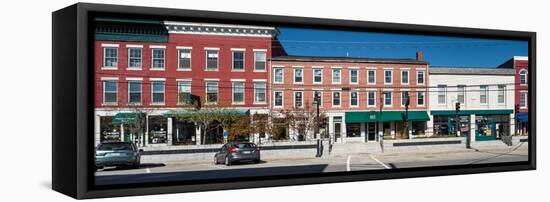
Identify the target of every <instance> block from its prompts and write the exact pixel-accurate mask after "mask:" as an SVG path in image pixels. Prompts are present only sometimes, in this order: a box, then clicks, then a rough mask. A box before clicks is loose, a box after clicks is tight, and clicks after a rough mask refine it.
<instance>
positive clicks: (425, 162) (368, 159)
mask: <svg viewBox="0 0 550 202" xmlns="http://www.w3.org/2000/svg"><path fill="white" fill-rule="evenodd" d="M527 159H528V155H527V146H521V145H520V146H517V147H512V148H510V149H505V150H502V149H501V150H496V151H494V150H493V151H490V150H485V151H483V150H478V151H475V150H469V151H459V152H439V153H438V152H414V153H394V154H368V153H363V154H349V155H340V156H324V157H323V158H305V159H273V160H268V161H262V162H261V163H259V164H252V163H243V164H239V165H233V166H225V165H215V164H214V163H213V162H207V161H202V162H201V161H198V162H179V163H178V162H171V163H167V164H145V165H142V167H141V168H140V169H116V168H106V169H104V170H101V171H98V172H96V184H97V185H108V184H125V183H144V182H151V181H155V182H167V181H181V180H201V179H221V178H234V177H254V176H266V175H293V174H307V173H320V172H345V171H357V170H379V169H396V168H409V167H425V166H442V165H468V164H483V163H496V162H516V161H527Z"/></svg>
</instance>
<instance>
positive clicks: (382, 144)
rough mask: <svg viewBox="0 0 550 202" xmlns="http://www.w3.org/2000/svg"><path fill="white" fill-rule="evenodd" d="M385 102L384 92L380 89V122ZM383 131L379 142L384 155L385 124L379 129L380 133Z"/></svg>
mask: <svg viewBox="0 0 550 202" xmlns="http://www.w3.org/2000/svg"><path fill="white" fill-rule="evenodd" d="M383 101H384V92H383V91H382V89H380V102H379V105H380V114H379V120H380V122H382V105H383V104H384V103H383ZM380 130H382V133H380V135H379V137H378V138H379V139H378V142H380V150H381V151H382V153H384V123H382V128H379V129H378V131H380Z"/></svg>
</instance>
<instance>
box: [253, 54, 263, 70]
mask: <svg viewBox="0 0 550 202" xmlns="http://www.w3.org/2000/svg"><path fill="white" fill-rule="evenodd" d="M265 61H266V52H265V51H256V52H254V70H255V71H265Z"/></svg>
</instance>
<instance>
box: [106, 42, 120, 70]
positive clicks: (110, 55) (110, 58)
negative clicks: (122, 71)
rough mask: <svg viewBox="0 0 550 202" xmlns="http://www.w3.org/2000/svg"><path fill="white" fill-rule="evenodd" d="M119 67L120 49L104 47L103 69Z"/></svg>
mask: <svg viewBox="0 0 550 202" xmlns="http://www.w3.org/2000/svg"><path fill="white" fill-rule="evenodd" d="M117 66H118V48H116V47H104V48H103V67H117Z"/></svg>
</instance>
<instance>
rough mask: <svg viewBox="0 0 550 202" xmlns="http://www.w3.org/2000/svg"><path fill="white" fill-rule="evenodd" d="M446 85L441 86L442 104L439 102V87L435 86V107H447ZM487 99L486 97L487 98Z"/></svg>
mask: <svg viewBox="0 0 550 202" xmlns="http://www.w3.org/2000/svg"><path fill="white" fill-rule="evenodd" d="M447 88H448V87H447V85H443V98H444V99H443V103H440V102H439V85H436V89H437V91H436V98H437V105H439V106H445V105H447ZM487 97H488V96H487Z"/></svg>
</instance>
